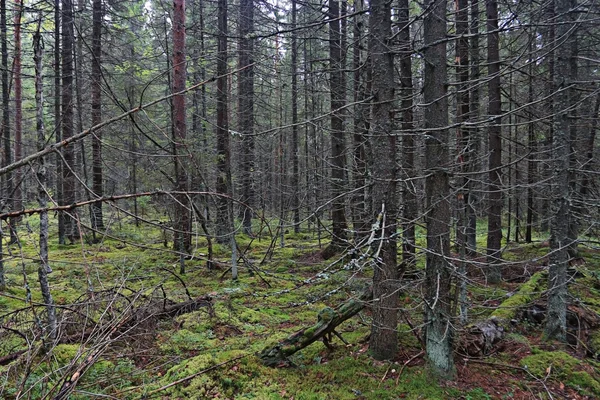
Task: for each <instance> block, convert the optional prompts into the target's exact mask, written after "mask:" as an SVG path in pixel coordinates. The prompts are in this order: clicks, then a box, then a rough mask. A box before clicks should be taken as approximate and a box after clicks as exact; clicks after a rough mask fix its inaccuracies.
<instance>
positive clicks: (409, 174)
mask: <svg viewBox="0 0 600 400" xmlns="http://www.w3.org/2000/svg"><path fill="white" fill-rule="evenodd" d="M398 24H399V29H400V32H399V33H398V41H399V42H400V52H401V53H400V84H401V95H402V101H401V108H402V134H403V136H402V152H403V157H402V171H403V173H404V176H403V177H402V178H404V185H403V187H402V190H403V191H402V202H403V204H404V207H403V214H402V220H403V223H402V243H403V245H402V260H403V265H404V268H405V269H406V268H411V266H413V264H414V262H415V251H416V241H415V240H416V239H415V224H416V221H417V219H418V212H419V210H418V204H417V190H416V186H415V184H416V182H415V180H414V178H415V177H416V173H415V150H416V148H415V146H416V144H415V132H414V123H413V83H412V79H413V77H412V53H413V50H412V44H411V39H410V7H409V2H408V0H401V1H400V3H399V4H398Z"/></svg>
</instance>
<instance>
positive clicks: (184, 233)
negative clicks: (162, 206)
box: [173, 0, 192, 272]
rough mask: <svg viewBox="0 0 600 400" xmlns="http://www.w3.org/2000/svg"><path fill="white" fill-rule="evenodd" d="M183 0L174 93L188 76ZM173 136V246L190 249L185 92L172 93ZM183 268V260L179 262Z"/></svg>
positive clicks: (176, 26) (176, 20)
mask: <svg viewBox="0 0 600 400" xmlns="http://www.w3.org/2000/svg"><path fill="white" fill-rule="evenodd" d="M185 33H186V32H185V0H175V1H174V2H173V93H179V92H182V91H183V90H185V86H186V79H187V67H186V59H185V57H186V48H185ZM173 134H174V137H173V140H174V142H175V154H174V156H175V181H176V186H177V191H178V194H177V195H176V196H175V202H176V204H175V235H174V237H173V241H174V243H173V248H174V249H176V250H177V251H179V252H181V253H189V252H190V248H191V245H192V240H191V233H190V230H191V224H190V208H189V201H188V195H187V192H188V180H187V172H186V168H185V165H186V164H187V162H186V161H185V160H186V159H187V158H188V157H187V153H188V152H187V150H186V144H185V140H186V134H187V125H186V106H185V94H175V95H174V96H173ZM181 268H182V272H183V264H182V266H181Z"/></svg>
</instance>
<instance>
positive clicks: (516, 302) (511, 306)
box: [457, 271, 548, 357]
mask: <svg viewBox="0 0 600 400" xmlns="http://www.w3.org/2000/svg"><path fill="white" fill-rule="evenodd" d="M547 276H548V274H547V272H546V271H540V272H536V273H535V274H533V275H532V276H531V277H530V278H529V280H528V281H527V282H525V283H524V284H522V285H521V286H520V287H519V290H518V291H516V292H515V293H513V294H512V295H511V296H510V297H509V298H508V299H506V300H504V301H503V302H502V303H501V304H500V305H499V306H498V307H497V308H496V310H495V311H494V312H493V313H492V315H491V316H490V318H488V319H487V320H484V321H480V322H477V323H474V324H471V325H468V326H467V327H465V330H464V333H463V334H462V335H461V336H460V339H459V342H458V346H457V351H458V353H459V354H462V355H467V356H470V357H482V356H485V355H488V354H490V353H491V351H492V349H493V348H494V346H495V345H496V344H497V343H498V342H500V340H502V338H503V337H504V332H505V330H506V329H508V328H509V326H510V324H511V323H514V322H515V320H516V319H517V317H518V314H519V312H521V311H522V309H523V307H526V306H527V305H529V304H531V303H533V301H534V300H535V299H536V298H537V297H538V296H539V295H540V294H541V293H542V289H541V287H540V286H541V285H542V284H545V283H546V278H547Z"/></svg>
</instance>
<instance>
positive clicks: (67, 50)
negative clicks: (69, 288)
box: [61, 0, 79, 244]
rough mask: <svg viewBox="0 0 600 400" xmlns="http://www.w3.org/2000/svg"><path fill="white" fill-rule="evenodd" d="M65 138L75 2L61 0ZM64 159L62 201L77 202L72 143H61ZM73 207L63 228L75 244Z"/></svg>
mask: <svg viewBox="0 0 600 400" xmlns="http://www.w3.org/2000/svg"><path fill="white" fill-rule="evenodd" d="M61 33H62V35H61V37H62V48H61V56H62V96H61V100H62V121H61V125H62V140H66V139H69V138H70V137H71V136H73V42H74V37H75V36H74V32H73V2H72V0H62V32H61ZM62 158H63V161H64V164H63V170H62V179H63V199H62V200H63V202H62V204H61V205H67V204H73V203H75V153H74V148H73V144H69V145H67V146H63V147H62ZM75 214H76V210H72V211H70V212H69V213H66V214H65V215H64V231H65V235H66V238H67V239H68V240H69V242H70V243H71V244H72V243H73V242H74V240H75V239H76V238H77V237H79V234H78V226H77V224H76V221H75V218H74V215H75Z"/></svg>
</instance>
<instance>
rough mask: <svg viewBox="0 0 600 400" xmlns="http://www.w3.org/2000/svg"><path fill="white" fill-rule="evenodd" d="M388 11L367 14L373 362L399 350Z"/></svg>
mask: <svg viewBox="0 0 600 400" xmlns="http://www.w3.org/2000/svg"><path fill="white" fill-rule="evenodd" d="M391 34H392V29H391V6H390V2H389V1H387V0H372V1H371V9H370V14H369V35H370V36H369V53H370V56H371V61H372V63H371V80H372V96H373V99H372V106H371V130H370V134H371V137H372V149H373V154H377V158H376V159H374V160H373V167H372V168H373V195H372V201H373V209H374V210H377V211H379V212H380V214H379V217H378V222H379V229H378V231H377V232H376V233H375V236H376V237H377V238H378V241H377V242H376V243H375V244H374V248H375V249H377V250H376V251H379V249H381V250H380V253H379V254H378V253H376V255H375V257H374V260H375V262H374V271H373V299H374V300H373V324H372V325H371V339H370V351H371V353H372V354H373V356H374V357H375V358H377V359H390V358H393V357H395V355H396V352H397V350H398V330H397V325H398V305H399V296H398V286H399V285H398V268H397V265H396V229H397V224H396V218H397V215H396V212H397V205H396V204H397V202H398V199H397V196H396V136H395V135H394V132H393V120H392V109H393V100H394V82H393V79H392V77H393V75H394V63H393V56H392V52H391V50H390V49H389V47H388V46H389V41H390V37H391Z"/></svg>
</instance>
